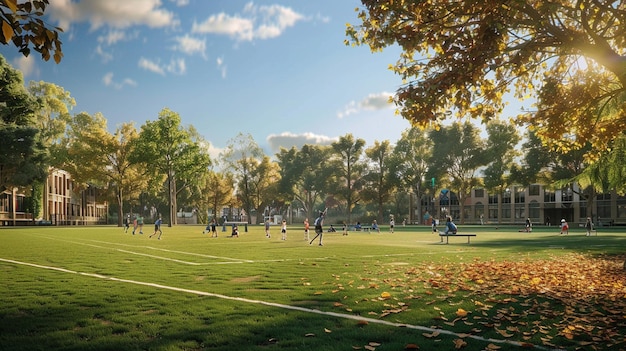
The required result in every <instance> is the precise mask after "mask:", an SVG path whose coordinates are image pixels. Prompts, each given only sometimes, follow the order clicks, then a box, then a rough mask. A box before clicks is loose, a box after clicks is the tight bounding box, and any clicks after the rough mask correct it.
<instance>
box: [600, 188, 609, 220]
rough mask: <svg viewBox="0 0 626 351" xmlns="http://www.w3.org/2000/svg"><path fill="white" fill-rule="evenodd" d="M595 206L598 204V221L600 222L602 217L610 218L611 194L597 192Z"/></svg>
mask: <svg viewBox="0 0 626 351" xmlns="http://www.w3.org/2000/svg"><path fill="white" fill-rule="evenodd" d="M597 199H598V200H597V206H598V213H597V215H598V222H600V221H601V220H602V219H603V218H604V219H605V220H610V218H611V194H598V197H597Z"/></svg>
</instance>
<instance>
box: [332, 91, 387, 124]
mask: <svg viewBox="0 0 626 351" xmlns="http://www.w3.org/2000/svg"><path fill="white" fill-rule="evenodd" d="M391 96H393V93H388V92H382V93H377V94H370V95H368V96H367V97H365V98H364V99H363V100H361V101H358V102H357V101H350V102H349V103H348V104H347V105H346V106H345V107H344V108H343V110H342V111H340V112H338V113H337V117H339V118H344V117H347V116H349V115H352V114H355V113H358V112H361V111H363V110H369V111H374V110H384V109H388V108H393V107H394V105H393V104H392V103H390V102H389V98H390V97H391Z"/></svg>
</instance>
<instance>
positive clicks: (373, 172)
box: [361, 140, 397, 223]
mask: <svg viewBox="0 0 626 351" xmlns="http://www.w3.org/2000/svg"><path fill="white" fill-rule="evenodd" d="M392 151H393V148H392V146H391V144H390V143H389V141H388V140H385V141H383V142H379V141H378V140H376V141H375V142H374V145H373V146H371V147H369V148H367V149H365V155H366V156H367V158H368V159H369V161H370V167H369V169H368V171H367V172H366V174H365V176H364V177H363V178H364V181H365V186H364V188H363V191H362V192H361V197H362V198H363V200H365V201H368V200H371V201H374V203H375V204H376V207H377V209H378V211H377V212H378V215H377V216H376V218H377V220H378V223H383V220H384V218H383V215H384V213H383V212H384V205H385V203H387V202H388V201H389V199H390V198H391V195H392V192H393V190H395V189H396V185H397V183H396V182H395V180H396V179H395V178H394V177H393V174H392V172H391V170H390V165H389V163H390V162H391V160H392V156H391V155H392Z"/></svg>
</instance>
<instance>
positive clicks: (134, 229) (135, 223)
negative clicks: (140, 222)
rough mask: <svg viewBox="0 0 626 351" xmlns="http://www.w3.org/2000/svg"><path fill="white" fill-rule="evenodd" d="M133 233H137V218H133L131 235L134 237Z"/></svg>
mask: <svg viewBox="0 0 626 351" xmlns="http://www.w3.org/2000/svg"><path fill="white" fill-rule="evenodd" d="M135 231H137V216H135V217H133V235H135Z"/></svg>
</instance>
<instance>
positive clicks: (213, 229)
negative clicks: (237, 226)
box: [211, 218, 217, 238]
mask: <svg viewBox="0 0 626 351" xmlns="http://www.w3.org/2000/svg"><path fill="white" fill-rule="evenodd" d="M211 238H217V220H216V219H215V218H213V220H212V221H211Z"/></svg>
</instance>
